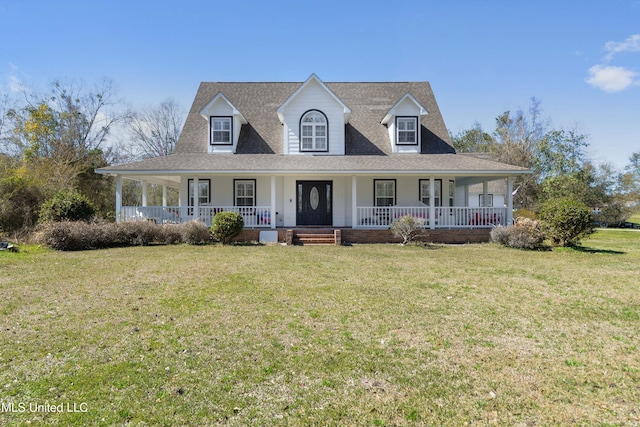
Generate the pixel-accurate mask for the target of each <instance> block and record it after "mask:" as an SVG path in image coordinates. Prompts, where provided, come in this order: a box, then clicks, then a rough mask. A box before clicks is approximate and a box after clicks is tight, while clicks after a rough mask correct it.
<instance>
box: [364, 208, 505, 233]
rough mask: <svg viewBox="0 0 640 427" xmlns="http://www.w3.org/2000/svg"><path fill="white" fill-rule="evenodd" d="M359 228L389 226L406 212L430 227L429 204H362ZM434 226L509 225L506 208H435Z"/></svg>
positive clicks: (480, 226) (484, 226)
mask: <svg viewBox="0 0 640 427" xmlns="http://www.w3.org/2000/svg"><path fill="white" fill-rule="evenodd" d="M357 209H358V213H357V224H356V225H355V227H356V228H389V226H390V225H391V223H392V222H393V221H395V220H396V219H398V218H401V217H403V216H405V215H411V216H412V217H414V218H420V219H422V220H423V221H424V227H425V228H431V220H432V219H431V218H430V209H429V208H428V207H404V206H402V207H401V206H387V207H363V206H359V207H358V208H357ZM433 221H434V224H433V226H434V228H490V227H494V226H496V225H506V221H507V208H469V207H436V208H434V218H433Z"/></svg>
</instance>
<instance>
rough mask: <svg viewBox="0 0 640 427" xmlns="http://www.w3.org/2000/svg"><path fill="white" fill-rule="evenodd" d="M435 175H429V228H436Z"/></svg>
mask: <svg viewBox="0 0 640 427" xmlns="http://www.w3.org/2000/svg"><path fill="white" fill-rule="evenodd" d="M435 181H436V177H435V176H430V177H429V228H430V229H432V230H433V229H434V228H436V206H435V204H436V194H435V190H436V183H435ZM440 200H442V194H441V195H440Z"/></svg>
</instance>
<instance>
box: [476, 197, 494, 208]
mask: <svg viewBox="0 0 640 427" xmlns="http://www.w3.org/2000/svg"><path fill="white" fill-rule="evenodd" d="M478 196H479V198H480V200H479V204H478V206H480V207H481V208H492V207H493V194H487V198H486V199H485V197H484V194H479V195H478Z"/></svg>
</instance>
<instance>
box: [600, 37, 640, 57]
mask: <svg viewBox="0 0 640 427" xmlns="http://www.w3.org/2000/svg"><path fill="white" fill-rule="evenodd" d="M604 50H605V51H607V55H606V56H605V59H606V60H607V61H610V60H611V59H613V57H614V55H617V54H618V53H622V52H640V34H634V35H632V36H630V37H629V38H627V39H626V40H624V41H621V42H606V43H605V45H604Z"/></svg>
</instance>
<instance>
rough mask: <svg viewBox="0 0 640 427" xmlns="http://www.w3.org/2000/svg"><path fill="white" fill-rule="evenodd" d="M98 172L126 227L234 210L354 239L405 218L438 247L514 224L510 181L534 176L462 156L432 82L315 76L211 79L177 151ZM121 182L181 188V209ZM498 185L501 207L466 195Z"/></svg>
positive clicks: (258, 225)
mask: <svg viewBox="0 0 640 427" xmlns="http://www.w3.org/2000/svg"><path fill="white" fill-rule="evenodd" d="M97 172H98V173H103V174H112V175H114V176H115V177H116V188H117V189H116V217H117V218H118V220H119V221H129V220H139V219H145V220H153V221H156V222H158V223H170V222H182V221H187V220H193V219H198V220H201V221H204V222H205V223H210V222H211V220H212V217H213V216H214V215H215V214H216V213H217V212H220V211H236V212H239V213H241V214H242V215H243V217H244V220H245V228H246V229H247V230H251V229H254V230H260V229H277V230H286V229H292V230H299V229H302V228H305V227H314V228H323V229H341V230H342V231H343V236H344V235H345V234H347V235H349V236H351V239H352V240H355V241H367V238H366V237H362V236H366V232H367V231H372V230H374V231H375V230H377V231H379V230H388V228H389V226H390V224H391V222H393V221H394V219H396V218H398V217H400V216H403V215H407V214H409V215H413V216H415V217H419V218H422V219H424V221H425V227H426V228H427V229H429V230H432V231H433V232H434V235H436V234H437V235H438V236H440V237H438V240H444V241H447V240H456V239H454V238H451V239H449V238H447V236H448V235H449V236H454V235H456V230H478V229H480V230H483V231H481V232H480V234H479V235H482V236H485V237H486V236H488V231H487V230H488V229H490V228H491V227H493V226H494V225H496V224H507V223H510V222H511V220H512V218H511V212H512V199H511V196H510V194H511V190H512V188H511V187H512V182H513V177H515V176H517V175H522V174H527V173H530V171H529V170H527V169H523V168H521V167H517V166H512V165H508V164H503V163H498V162H495V161H490V160H487V159H482V158H476V157H473V156H467V155H461V154H456V152H455V150H454V148H453V147H452V145H451V141H450V138H449V134H448V132H447V129H446V126H445V124H444V121H443V119H442V116H441V114H440V110H439V109H438V105H437V103H436V100H435V97H434V95H433V92H432V90H431V86H430V85H429V83H427V82H384V83H383V82H381V83H328V82H327V83H325V82H323V81H322V80H321V79H320V78H318V76H316V75H315V74H312V75H311V76H310V77H309V78H308V79H307V80H306V81H304V82H302V83H299V82H298V83H271V82H266V83H265V82H263V83H257V82H246V83H231V82H222V83H220V82H218V83H202V84H201V85H200V88H199V89H198V92H197V94H196V97H195V100H194V102H193V105H192V107H191V110H190V112H189V114H188V117H187V120H186V123H185V125H184V129H183V131H182V134H181V136H180V140H179V141H178V143H177V145H176V151H175V153H174V154H172V155H169V156H163V157H156V158H151V159H147V160H142V161H138V162H133V163H127V164H122V165H116V166H109V167H105V168H101V169H98V170H97ZM123 179H133V180H138V181H142V182H143V189H144V188H146V185H145V184H146V183H154V184H158V185H162V186H163V187H164V188H167V187H174V188H176V189H178V190H179V194H180V196H179V200H180V201H179V205H178V206H164V205H165V204H166V203H163V206H147V203H146V196H145V195H144V194H143V199H142V205H141V206H122V203H121V201H122V180H123ZM497 179H502V180H504V181H505V182H506V186H507V191H506V195H507V199H506V201H505V203H504V204H500V205H495V204H494V206H492V207H490V206H487V207H481V206H478V205H475V206H471V205H470V203H469V198H468V197H463V196H464V195H468V194H469V191H468V188H469V186H471V185H474V184H478V183H480V184H482V183H484V182H490V181H494V180H497ZM438 230H442V231H438ZM356 231H357V232H358V233H356ZM436 231H438V233H435V232H436ZM457 234H458V235H459V234H460V233H457ZM371 235H372V236H373V235H377V236H383V237H380V238H378V240H380V239H382V240H384V239H385V237H384V236H385V234H384V233H382V234H381V233H379V232H378V233H377V234H376V233H372V234H371ZM369 240H371V239H369ZM373 240H375V239H373Z"/></svg>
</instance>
